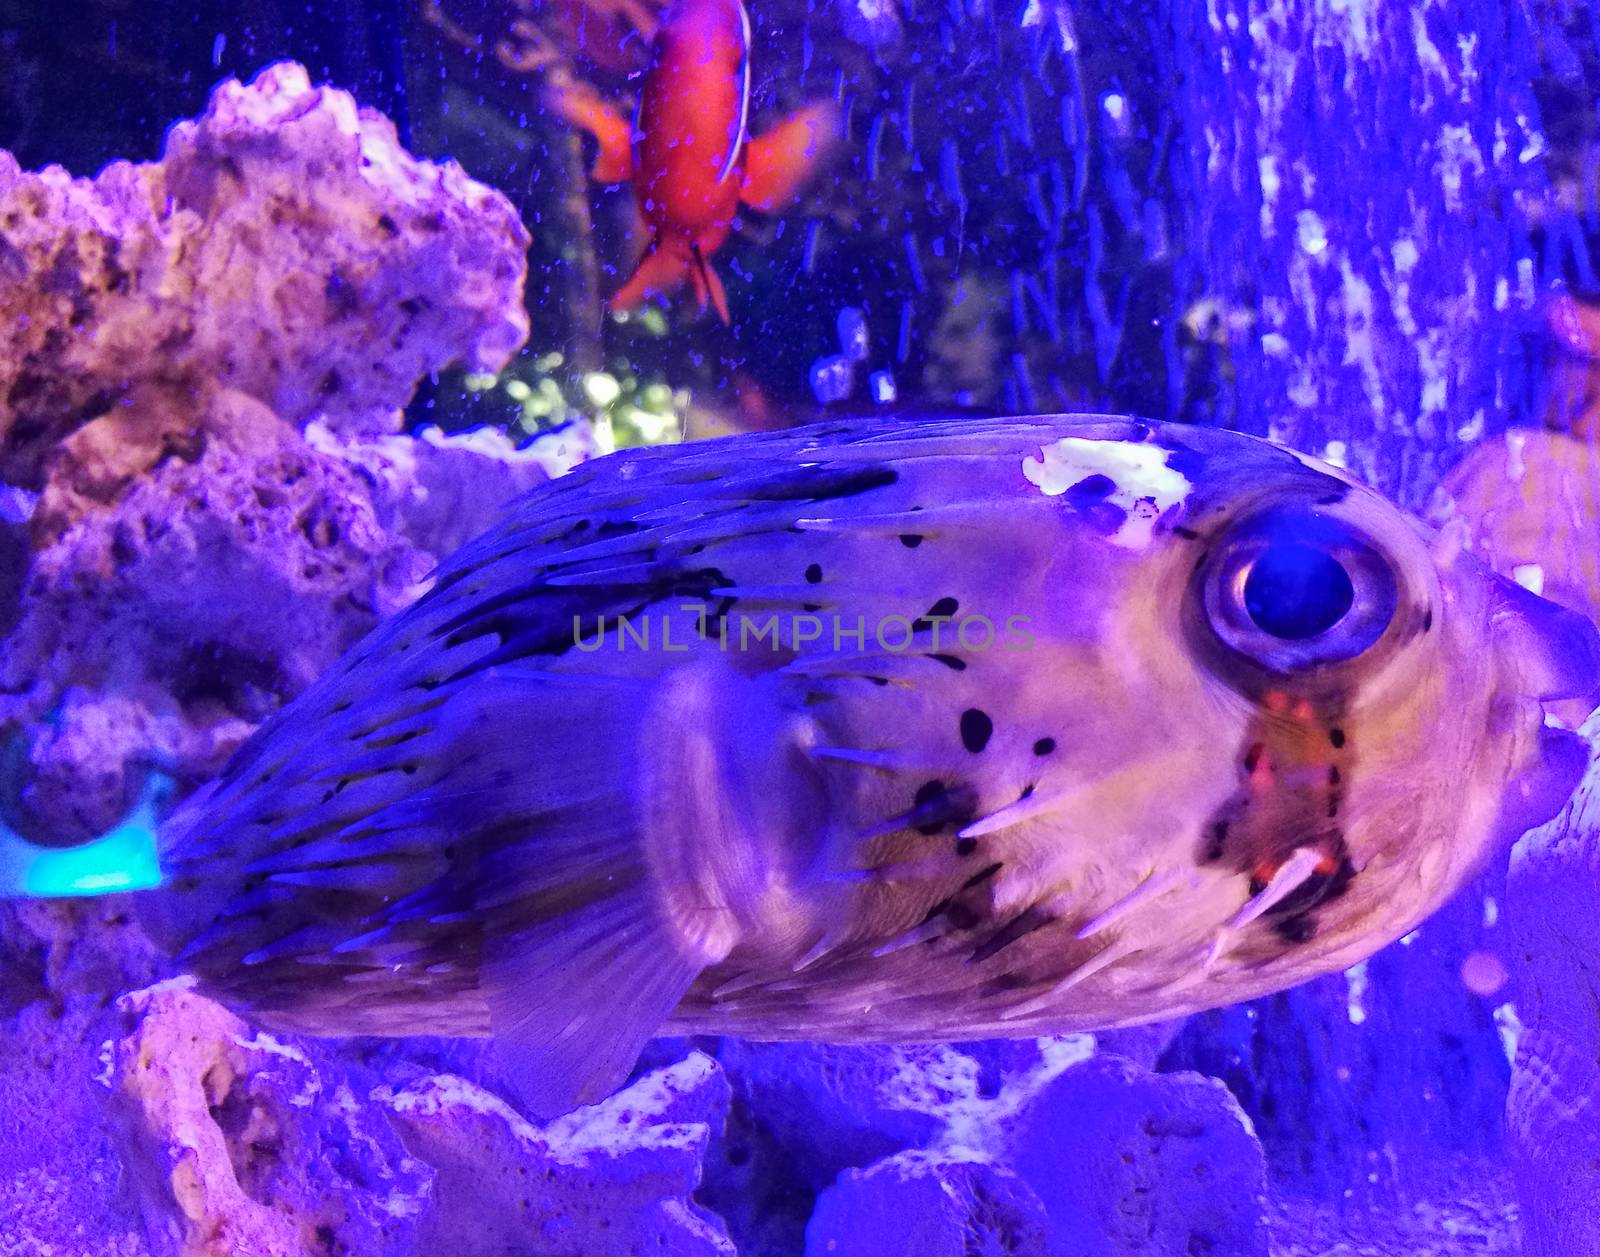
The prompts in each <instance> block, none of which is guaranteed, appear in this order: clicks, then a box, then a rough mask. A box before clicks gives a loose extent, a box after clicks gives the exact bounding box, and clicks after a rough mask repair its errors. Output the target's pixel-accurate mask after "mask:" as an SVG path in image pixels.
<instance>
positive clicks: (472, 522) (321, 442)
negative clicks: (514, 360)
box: [306, 423, 569, 554]
mask: <svg viewBox="0 0 1600 1257" xmlns="http://www.w3.org/2000/svg"><path fill="white" fill-rule="evenodd" d="M306 440H307V441H308V442H309V443H310V444H311V447H312V449H314V450H317V451H319V452H322V453H327V454H332V455H336V456H337V457H338V458H339V459H341V460H342V461H344V462H346V463H348V464H350V466H352V467H353V468H355V469H356V470H357V471H358V472H359V474H360V475H362V476H363V477H364V478H365V479H366V480H367V482H368V484H369V486H370V489H371V493H372V498H373V502H374V505H375V506H376V507H377V510H378V518H379V519H380V521H382V523H383V525H384V527H386V528H392V529H394V530H395V531H397V532H399V533H400V534H401V535H402V536H404V537H405V539H406V540H407V541H409V542H410V543H411V544H412V545H414V546H416V547H417V548H418V549H421V550H425V551H427V552H428V553H429V554H448V553H450V551H452V550H454V549H456V548H457V547H458V546H460V545H461V544H462V543H463V542H465V541H467V540H469V539H470V538H472V537H475V536H477V534H478V533H480V532H482V531H483V530H484V529H485V528H487V527H488V526H489V525H490V524H491V523H492V522H493V521H494V519H495V517H496V516H497V515H498V514H499V513H500V510H501V508H502V507H503V506H504V505H505V503H506V502H508V501H510V500H511V499H512V498H514V497H517V496H518V495H519V494H521V493H523V492H525V491H526V490H528V489H532V488H535V487H536V486H538V485H541V484H543V483H544V482H545V481H546V480H548V479H550V478H551V477H552V476H555V475H560V474H561V473H562V472H564V471H567V470H569V467H568V466H566V465H562V464H561V463H559V462H555V461H553V460H552V455H553V452H554V451H553V450H552V449H551V448H550V447H549V441H548V438H546V439H544V440H540V441H535V442H533V443H532V444H531V445H528V446H526V447H524V448H522V449H518V448H517V447H516V446H514V445H512V443H511V442H510V440H509V439H508V438H507V437H506V435H505V434H504V433H503V432H500V431H498V430H496V429H493V428H479V429H477V430H475V431H472V432H457V433H451V434H446V433H445V432H443V431H441V430H440V429H438V428H434V427H427V428H423V429H421V430H420V431H418V432H417V433H415V434H414V435H407V436H402V435H398V434H379V435H372V436H360V435H357V436H347V435H344V434H342V433H339V432H335V431H332V430H330V429H329V428H327V427H326V426H324V425H323V424H320V423H314V424H311V425H310V426H309V427H308V428H307V429H306Z"/></svg>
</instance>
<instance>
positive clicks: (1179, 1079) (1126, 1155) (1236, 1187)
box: [1007, 1056, 1267, 1257]
mask: <svg viewBox="0 0 1600 1257" xmlns="http://www.w3.org/2000/svg"><path fill="white" fill-rule="evenodd" d="M1008 1144H1009V1147H1008V1150H1007V1151H1008V1154H1009V1157H1008V1159H1009V1163H1010V1164H1011V1166H1012V1167H1013V1168H1014V1169H1015V1170H1016V1172H1017V1173H1018V1174H1019V1175H1020V1176H1021V1177H1022V1179H1023V1180H1024V1181H1025V1182H1026V1183H1027V1184H1028V1186H1029V1187H1031V1188H1032V1189H1033V1191H1034V1193H1035V1194H1036V1195H1037V1196H1038V1198H1039V1200H1040V1201H1041V1202H1042V1203H1043V1205H1044V1210H1045V1213H1046V1215H1047V1216H1048V1218H1049V1229H1050V1236H1051V1243H1052V1244H1053V1246H1054V1249H1055V1251H1056V1252H1057V1253H1059V1254H1061V1257H1113V1255H1121V1254H1126V1255H1130V1257H1131V1255H1133V1254H1137V1255H1138V1257H1171V1255H1172V1254H1174V1253H1193V1254H1215V1255H1216V1257H1222V1255H1223V1254H1227V1257H1266V1253H1267V1229H1266V1221H1265V1216H1264V1214H1265V1196H1266V1162H1265V1159H1264V1157H1263V1155H1262V1151H1261V1145H1260V1143H1259V1142H1257V1140H1256V1137H1255V1133H1254V1131H1252V1130H1251V1128H1250V1122H1249V1119H1247V1118H1246V1117H1245V1115H1244V1113H1243V1111H1242V1110H1241V1109H1240V1108H1239V1105H1238V1102H1237V1101H1236V1100H1234V1098H1233V1096H1232V1095H1231V1094H1230V1093H1229V1091H1228V1089H1227V1088H1226V1087H1225V1086H1223V1084H1222V1083H1220V1082H1218V1081H1217V1080H1216V1079H1214V1078H1205V1077H1202V1076H1200V1075H1198V1074H1187V1073H1178V1074H1155V1073H1151V1072H1149V1071H1148V1070H1145V1069H1143V1068H1141V1067H1140V1066H1138V1065H1136V1064H1134V1063H1133V1062H1132V1061H1127V1060H1123V1059H1121V1058H1118V1057H1115V1056H1097V1057H1094V1058H1093V1059H1091V1060H1087V1061H1082V1062H1080V1063H1078V1064H1076V1065H1073V1066H1071V1067H1070V1068H1068V1069H1065V1070H1063V1071H1061V1073H1060V1074H1058V1075H1057V1076H1056V1077H1055V1078H1054V1079H1052V1080H1051V1081H1050V1082H1048V1083H1047V1084H1046V1085H1045V1086H1043V1087H1042V1088H1041V1089H1040V1090H1039V1091H1038V1092H1037V1094H1035V1095H1034V1096H1032V1097H1031V1098H1030V1099H1029V1100H1028V1101H1027V1102H1026V1103H1025V1104H1024V1106H1023V1108H1022V1109H1021V1111H1020V1112H1019V1113H1018V1115H1017V1117H1016V1119H1015V1121H1014V1122H1013V1123H1012V1124H1011V1125H1010V1128H1009V1131H1008Z"/></svg>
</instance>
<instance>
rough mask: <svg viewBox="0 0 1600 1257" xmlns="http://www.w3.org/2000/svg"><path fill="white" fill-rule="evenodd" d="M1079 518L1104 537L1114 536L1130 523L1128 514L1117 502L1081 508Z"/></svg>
mask: <svg viewBox="0 0 1600 1257" xmlns="http://www.w3.org/2000/svg"><path fill="white" fill-rule="evenodd" d="M1078 518H1079V519H1081V520H1083V521H1084V523H1086V524H1088V525H1089V527H1090V528H1092V529H1094V530H1095V532H1097V533H1099V534H1100V535H1101V536H1102V537H1110V536H1114V535H1115V534H1116V532H1117V530H1118V529H1120V528H1121V527H1122V526H1123V524H1125V523H1127V521H1128V512H1127V511H1125V510H1123V509H1122V508H1121V507H1120V506H1118V505H1117V504H1116V503H1115V502H1093V503H1090V504H1089V505H1088V506H1084V507H1081V508H1080V509H1079V511H1078Z"/></svg>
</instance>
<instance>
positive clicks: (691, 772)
mask: <svg viewBox="0 0 1600 1257" xmlns="http://www.w3.org/2000/svg"><path fill="white" fill-rule="evenodd" d="M1597 682H1600V641H1597V635H1596V632H1595V630H1594V628H1593V627H1592V626H1591V625H1589V623H1588V622H1587V621H1586V620H1584V619H1582V618H1581V617H1579V616H1576V615H1574V614H1572V613H1570V612H1567V611H1563V610H1561V609H1560V608H1557V607H1554V606H1552V605H1550V604H1547V603H1545V602H1543V601H1542V600H1540V599H1538V598H1535V597H1534V596H1533V595H1531V594H1529V593H1527V591H1525V590H1522V589H1520V588H1518V587H1517V586H1515V585H1513V584H1511V583H1509V582H1506V581H1503V580H1501V579H1499V578H1497V577H1495V576H1493V575H1492V574H1490V573H1489V572H1487V571H1486V570H1485V569H1484V568H1482V567H1481V566H1480V565H1479V564H1478V563H1477V562H1476V561H1475V560H1474V559H1473V558H1472V557H1471V556H1470V555H1468V554H1466V553H1462V552H1461V551H1460V549H1459V547H1457V546H1455V545H1453V543H1452V542H1451V540H1450V539H1449V537H1448V536H1443V537H1441V536H1436V535H1434V534H1432V533H1430V532H1429V531H1428V530H1427V529H1425V528H1424V527H1423V526H1422V525H1421V524H1419V523H1417V522H1416V521H1414V520H1413V519H1411V518H1410V517H1409V516H1407V515H1405V514H1403V513H1402V512H1400V511H1399V510H1398V509H1396V508H1395V507H1393V506H1391V505H1390V504H1389V503H1388V502H1386V501H1385V500H1384V499H1382V498H1381V497H1380V496H1378V495H1377V494H1376V493H1374V492H1372V491H1371V490H1369V489H1367V488H1365V487H1363V486H1361V485H1359V484H1358V483H1356V482H1354V481H1353V480H1351V479H1350V478H1349V477H1348V476H1346V475H1344V474H1343V473H1341V472H1339V471H1337V470H1335V469H1333V468H1331V467H1327V466H1325V465H1322V464H1320V463H1317V462H1315V461H1314V460H1311V459H1309V458H1306V457H1303V456H1301V455H1299V454H1297V453H1294V452H1292V451H1289V450H1287V449H1284V448H1282V447H1279V446H1276V445H1273V444H1270V443H1267V442H1264V441H1260V440H1256V439H1254V438H1250V437H1246V436H1240V435H1237V434H1232V433H1227V432H1221V431H1216V430H1209V429H1196V428H1189V427H1181V426H1168V425H1160V424H1150V423H1143V422H1139V421H1134V420H1127V419H1122V418H1116V417H1072V416H1054V417H1049V416H1046V417H1030V418H1016V419H985V420H980V421H974V420H968V419H956V420H947V421H939V422H932V423H927V424H921V425H918V426H916V427H912V428H907V427H904V426H897V425H895V424H892V423H887V422H885V421H882V420H864V421H850V422H843V423H833V424H822V425H815V426H812V427H809V428H802V429H795V430H791V431H787V432H780V433H763V434H754V435H748V436H740V437H732V438H727V439H723V440H717V441H707V442H702V443H698V444H695V445H690V446H680V447H671V448H664V449H651V450H640V451H630V452H627V453H625V454H619V455H614V456H612V457H609V458H607V459H603V460H599V461H597V462H594V463H590V464H587V465H585V466H583V467H581V468H579V469H578V470H576V471H574V472H572V473H570V474H569V475H567V476H564V477H562V478H560V479H559V480H556V481H554V482H552V483H550V484H549V485H546V486H543V487H541V488H540V489H539V490H537V491H535V492H534V493H533V494H531V495H529V496H528V497H526V498H524V499H522V500H521V501H520V502H519V503H517V504H515V505H514V506H513V508H512V509H511V510H510V511H509V512H508V513H507V515H506V516H505V517H504V519H503V520H502V521H501V522H500V523H499V524H498V525H497V526H496V527H494V528H492V529H491V530H490V531H489V532H487V533H486V534H484V535H483V536H481V537H479V538H478V539H477V540H475V541H474V542H472V543H470V544H468V545H467V546H466V547H465V548H464V549H463V550H461V551H460V552H459V553H458V554H456V555H455V556H454V557H453V558H452V559H450V560H449V561H447V562H446V563H445V564H444V566H443V567H442V569H441V571H440V573H439V575H438V578H437V580H436V582H435V584H434V585H433V587H432V589H431V591H430V592H429V593H427V594H426V595H425V596H424V597H423V598H422V599H420V600H419V601H418V602H417V603H415V604H414V605H413V606H411V607H410V608H408V609H407V610H406V611H404V612H402V613H401V614H400V615H398V616H396V617H394V618H393V619H392V620H390V621H389V622H387V623H386V624H384V625H383V626H381V627H380V628H378V629H377V630H375V631H374V633H373V634H371V635H370V636H369V637H368V638H367V639H365V640H364V641H363V642H361V643H359V644H358V645H357V646H356V647H354V648H353V649H352V651H351V652H350V653H349V655H348V656H347V657H346V658H345V659H344V660H343V661H342V662H341V663H340V664H338V665H337V666H335V668H334V669H332V671H331V672H330V673H329V674H328V675H327V676H325V677H324V678H322V679H321V680H320V681H319V682H318V683H316V684H315V685H314V686H313V687H312V688H311V689H309V690H308V691H306V692H305V693H304V694H303V695H302V696H301V697H300V698H298V699H297V700H295V701H294V702H293V703H291V704H289V705H288V706H287V707H285V708H284V709H283V710H282V711H281V712H280V713H278V714H277V715H276V716H275V717H274V718H273V719H272V720H271V721H269V722H268V724H266V725H265V726H263V728H262V729H261V730H260V731H259V732H258V733H257V734H256V735H255V737H254V738H253V739H252V740H251V741H250V742H248V743H247V744H246V745H245V746H244V747H243V748H241V750H240V752H239V753H238V755H237V756H236V758H235V759H234V761H233V762H232V763H231V765H230V766H229V768H228V769H227V771H226V772H225V773H224V774H223V776H222V777H221V778H220V779H219V780H218V781H217V782H215V783H214V784H212V785H211V786H209V787H207V788H206V790H205V791H203V792H202V793H201V794H200V795H198V796H196V797H195V798H194V799H193V800H191V801H190V802H189V803H188V804H187V805H186V807H185V808H184V809H182V810H181V811H180V813H179V814H178V815H177V816H175V817H174V818H173V820H172V823H171V825H170V826H169V833H168V848H167V850H166V852H165V856H164V859H165V862H166V866H167V869H168V873H169V886H168V889H167V890H166V891H164V892H161V893H159V894H156V895H152V896H149V897H148V898H147V899H146V904H147V906H148V907H149V911H150V915H151V918H152V923H153V925H154V927H155V928H156V930H157V932H158V934H159V935H160V936H162V937H164V938H165V939H166V940H167V941H168V942H169V944H170V945H171V946H173V947H174V948H175V950H177V951H178V952H179V954H180V958H181V960H182V962H183V963H184V964H185V965H187V966H189V967H190V968H191V969H192V970H193V971H194V972H195V973H197V974H198V975H199V977H200V978H201V980H202V981H203V982H204V983H205V984H206V985H207V986H208V987H209V988H210V989H211V990H212V991H213V992H214V993H215V994H217V995H218V996H219V997H220V998H222V999H224V1000H225V1001H227V1002H230V1003H232V1004H234V1005H235V1006H237V1007H240V1008H242V1009H245V1010H248V1011H250V1012H251V1013H253V1015H254V1016H255V1017H256V1018H257V1019H258V1020H260V1021H261V1022H263V1023H264V1024H267V1025H269V1026H271V1027H274V1028H279V1029H284V1030H290V1031H299V1032H305V1033H313V1034H338V1035H345V1034H390V1035H394V1034H399V1035H405V1034H422V1033H427V1034H449V1035H493V1036H494V1037H495V1038H496V1040H497V1042H498V1044H499V1046H500V1048H501V1050H502V1053H503V1054H504V1056H505V1058H506V1060H507V1063H508V1066H509V1069H510V1071H511V1073H512V1075H513V1076H514V1077H516V1078H518V1079H520V1081H521V1087H522V1091H523V1096H524V1099H525V1101H526V1103H527V1104H528V1105H529V1107H530V1108H532V1109H533V1110H535V1111H537V1112H541V1113H551V1112H559V1111H562V1110H563V1109H565V1108H570V1107H571V1106H572V1105H574V1104H576V1103H580V1102H589V1101H592V1100H595V1099H597V1098H599V1097H600V1096H602V1095H604V1094H605V1093H606V1092H607V1091H608V1090H609V1089H610V1088H612V1087H614V1086H616V1085H618V1084H620V1082H621V1081H623V1080H624V1079H625V1078H626V1075H627V1073H628V1070H629V1069H630V1068H631V1066H632V1065H633V1062H634V1060H635V1058H636V1056H637V1053H638V1051H639V1049H640V1047H641V1046H642V1045H643V1043H644V1042H645V1041H646V1040H647V1039H648V1038H650V1037H652V1036H653V1035H656V1034H658V1033H691V1032H693V1033H714V1034H730V1035H742V1036H747V1037H752V1038H761V1039H808V1040H825V1041H835V1042H869V1041H928V1040H939V1039H970V1038H976V1037H986V1036H1033V1035H1038V1034H1044V1033H1055V1032H1062V1031H1068V1030H1080V1029H1091V1028H1104V1027H1110V1026H1116V1025H1125V1024H1133V1023H1137V1022H1140V1021H1147V1020H1154V1019H1160V1018H1166V1017H1172V1016H1177V1015H1181V1014H1184V1013H1187V1012H1191V1011H1195V1010H1198V1009H1204V1008H1209V1007H1215V1006H1218V1005H1222V1004H1227V1003H1231V1002H1234V1001H1238V1000H1243V999H1248V998H1251V997H1254V996H1258V995H1261V994H1264V993H1266V992H1270V991H1274V990H1278V989H1282V988H1284V987H1287V986H1290V985H1293V984H1295V983H1298V982H1300V981H1303V980H1306V979H1308V978H1311V977H1313V976H1316V975H1318V974H1322V973H1326V972H1329V971H1334V970H1338V969H1342V968H1344V967H1347V966H1349V965H1350V964H1352V963H1354V962H1356V961H1358V960H1360V959H1362V958H1363V957H1365V956H1367V955H1368V954H1370V953H1371V952H1373V951H1374V950H1376V949H1377V948H1379V947H1381V946H1383V945H1384V944H1386V943H1388V942H1389V941H1391V940H1393V939H1395V938H1397V937H1399V936H1400V935H1402V934H1404V933H1406V932H1407V931H1409V930H1410V929H1412V928H1414V927H1415V926H1416V925H1417V923H1418V922H1420V921H1421V920H1423V919H1424V918H1425V917H1426V916H1427V915H1428V914H1429V913H1431V912H1432V911H1433V910H1434V909H1436V908H1437V907H1439V906H1440V905H1441V904H1442V903H1443V902H1444V901H1445V900H1446V899H1447V898H1448V897H1449V896H1450V895H1451V894H1452V893H1454V891H1456V890H1457V889H1458V888H1459V887H1460V886H1461V885H1462V884H1463V883H1464V882H1465V881H1466V880H1467V879H1469V878H1470V877H1471V876H1472V875H1473V874H1474V873H1475V872H1476V871H1477V870H1478V869H1480V868H1481V867H1482V866H1483V865H1484V863H1485V862H1486V861H1487V860H1488V859H1489V858H1490V857H1491V855H1492V854H1493V853H1494V852H1496V851H1498V850H1500V849H1501V848H1502V847H1503V846H1504V845H1505V844H1506V843H1507V842H1508V841H1509V840H1510V839H1511V838H1513V837H1514V836H1515V835H1516V834H1518V833H1520V832H1521V831H1522V830H1523V829H1524V828H1526V827H1528V826H1529V825H1531V824H1534V823H1537V822H1538V821H1539V820H1541V819H1544V818H1546V817H1548V816H1549V815H1551V814H1553V813H1554V812H1555V811H1556V810H1557V809H1558V808H1559V806H1560V805H1561V803H1562V802H1563V801H1564V800H1565V798H1566V796H1567V794H1568V793H1569V792H1570V790H1571V789H1572V787H1573V786H1574V785H1575V784H1576V781H1577V779H1578V777H1579V775H1580V773H1581V771H1582V769H1583V766H1584V762H1585V755H1584V752H1583V750H1582V746H1581V744H1580V743H1579V742H1578V741H1577V739H1576V738H1575V737H1574V736H1573V735H1571V734H1567V733H1565V732H1563V731H1560V730H1556V729H1551V728H1547V727H1546V726H1545V722H1544V719H1543V708H1542V702H1543V701H1544V700H1547V699H1552V698H1558V697H1561V696H1566V695H1574V694H1584V695H1588V694H1591V693H1592V692H1593V690H1594V689H1595V687H1596V684H1597Z"/></svg>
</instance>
